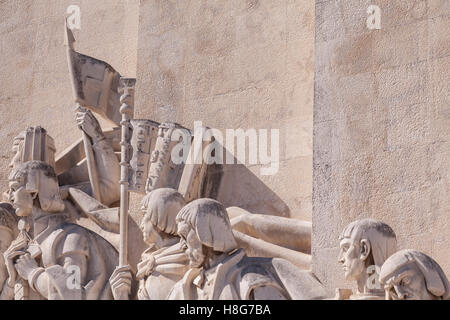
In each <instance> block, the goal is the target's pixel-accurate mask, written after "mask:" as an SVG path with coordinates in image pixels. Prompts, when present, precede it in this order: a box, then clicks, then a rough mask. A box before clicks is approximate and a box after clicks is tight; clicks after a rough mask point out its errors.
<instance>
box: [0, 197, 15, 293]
mask: <svg viewBox="0 0 450 320" xmlns="http://www.w3.org/2000/svg"><path fill="white" fill-rule="evenodd" d="M17 222H18V219H17V216H16V215H15V213H14V209H13V207H12V206H11V205H10V204H7V203H0V253H1V256H0V289H1V293H0V300H12V299H13V298H14V280H15V279H14V278H12V277H11V275H10V273H12V275H13V277H14V275H15V273H14V270H12V269H14V266H12V265H7V264H6V263H5V262H6V261H7V260H6V258H4V257H3V255H5V256H7V255H8V252H7V249H8V247H9V245H10V244H11V242H12V241H13V240H14V239H15V238H16V237H17V235H18V229H17Z"/></svg>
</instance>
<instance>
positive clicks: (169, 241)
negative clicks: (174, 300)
mask: <svg viewBox="0 0 450 320" xmlns="http://www.w3.org/2000/svg"><path fill="white" fill-rule="evenodd" d="M184 204H185V202H184V199H183V197H182V196H181V194H179V193H178V192H177V191H176V190H174V189H170V188H160V189H156V190H153V191H152V192H150V193H148V194H147V195H146V196H145V197H144V199H143V200H142V209H143V211H144V217H143V219H142V222H141V230H142V233H143V237H144V241H145V242H146V243H147V244H148V245H149V248H148V249H147V250H145V251H144V252H143V253H142V260H141V261H140V263H139V264H138V271H137V274H136V278H137V279H138V280H139V291H138V299H139V300H163V299H165V298H166V297H167V295H168V293H169V292H170V290H171V289H172V287H173V285H174V284H175V283H176V282H178V281H179V280H180V279H181V278H182V277H183V275H184V274H185V273H186V271H187V270H188V269H189V267H188V266H189V257H188V256H187V254H186V252H185V244H184V243H183V242H180V237H179V236H178V235H177V224H176V220H175V218H176V216H177V214H178V212H179V211H180V209H181V208H182V207H183V206H184ZM131 281H132V275H131V272H130V268H116V270H115V271H114V273H113V275H112V276H111V279H110V282H111V287H112V290H113V293H114V297H115V298H116V297H120V296H122V295H121V293H120V291H121V290H128V291H130V289H131Z"/></svg>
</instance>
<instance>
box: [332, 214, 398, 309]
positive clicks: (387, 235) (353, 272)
mask: <svg viewBox="0 0 450 320" xmlns="http://www.w3.org/2000/svg"><path fill="white" fill-rule="evenodd" d="M339 240H340V252H339V257H338V262H339V263H340V264H342V266H343V269H344V273H345V278H346V279H347V280H354V281H356V285H357V292H356V293H355V294H354V295H351V296H350V297H349V298H350V299H372V300H373V299H383V298H384V291H383V288H382V286H381V285H380V283H379V279H378V275H379V272H380V268H381V266H382V265H383V263H384V262H385V261H386V259H387V258H388V257H389V256H390V255H392V254H393V253H394V252H395V251H396V250H397V239H396V235H395V233H394V231H393V230H392V228H391V227H389V226H388V225H387V224H385V223H383V222H381V221H377V220H374V219H363V220H357V221H354V222H352V223H350V224H349V225H348V226H347V227H346V228H345V229H344V231H343V232H342V233H341V236H340V237H339ZM338 292H342V291H339V289H338ZM337 298H338V299H341V298H343V297H337Z"/></svg>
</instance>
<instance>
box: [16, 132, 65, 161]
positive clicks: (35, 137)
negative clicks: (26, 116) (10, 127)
mask: <svg viewBox="0 0 450 320" xmlns="http://www.w3.org/2000/svg"><path fill="white" fill-rule="evenodd" d="M55 151H56V149H55V142H54V140H53V138H52V137H51V136H49V135H48V134H47V131H46V130H45V129H44V128H42V127H39V126H37V127H28V128H27V129H26V130H24V131H22V132H21V133H19V134H18V135H17V136H16V137H15V138H14V140H13V146H12V153H13V157H12V160H11V162H10V164H9V166H10V167H11V168H13V169H14V168H16V167H18V166H19V165H20V164H22V163H25V162H27V161H32V160H40V161H44V162H47V163H48V164H50V165H51V166H54V165H55Z"/></svg>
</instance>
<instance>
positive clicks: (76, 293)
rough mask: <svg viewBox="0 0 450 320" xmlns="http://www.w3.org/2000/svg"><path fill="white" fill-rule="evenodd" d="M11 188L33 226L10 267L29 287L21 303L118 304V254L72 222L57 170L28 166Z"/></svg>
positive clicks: (16, 245) (35, 164)
mask: <svg viewBox="0 0 450 320" xmlns="http://www.w3.org/2000/svg"><path fill="white" fill-rule="evenodd" d="M9 187H10V190H11V191H10V197H11V201H12V202H13V206H14V208H15V212H16V214H17V215H18V216H19V217H21V219H22V221H27V222H28V226H27V227H26V228H22V231H21V232H22V233H21V234H22V235H23V234H24V233H26V237H20V235H19V237H18V238H17V239H16V240H15V241H13V243H12V244H11V246H10V248H9V249H8V250H11V251H12V252H11V254H10V255H9V256H8V258H9V260H7V261H6V264H14V267H15V269H16V271H17V276H18V278H20V279H21V280H23V281H24V282H25V283H26V284H28V287H29V288H28V289H29V293H30V294H29V295H28V294H25V293H24V294H23V295H24V297H21V298H22V299H27V298H29V299H49V300H60V299H75V300H77V299H92V300H96V299H112V292H111V288H110V285H109V281H108V280H109V277H110V275H111V273H112V272H113V270H114V268H115V266H116V265H117V262H118V254H117V251H116V250H115V249H114V247H113V246H112V245H111V244H110V243H108V242H107V241H106V240H105V239H103V238H102V237H100V236H99V235H97V234H96V233H94V232H92V231H90V230H88V229H85V228H83V227H81V226H79V225H77V224H72V223H68V222H67V221H66V218H67V217H66V215H65V214H64V213H63V211H64V202H63V201H62V199H61V197H60V190H59V186H58V183H57V180H56V174H55V172H54V169H53V168H52V167H51V166H50V165H49V164H47V163H45V162H43V161H29V162H26V163H24V164H21V165H20V166H19V167H17V168H15V169H14V170H13V171H12V173H11V174H10V177H9ZM25 286H26V285H25ZM23 292H26V290H25V288H24V290H23ZM16 299H17V298H16Z"/></svg>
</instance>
